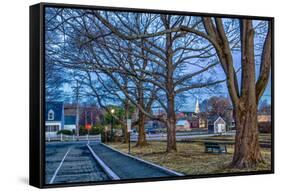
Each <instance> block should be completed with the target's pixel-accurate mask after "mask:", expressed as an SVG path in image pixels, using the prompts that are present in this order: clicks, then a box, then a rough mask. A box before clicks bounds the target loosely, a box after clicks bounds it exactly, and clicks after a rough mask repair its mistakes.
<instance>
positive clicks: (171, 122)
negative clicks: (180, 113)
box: [162, 16, 177, 153]
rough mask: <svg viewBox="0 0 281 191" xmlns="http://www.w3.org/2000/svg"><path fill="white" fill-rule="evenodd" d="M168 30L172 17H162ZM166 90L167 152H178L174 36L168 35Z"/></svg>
mask: <svg viewBox="0 0 281 191" xmlns="http://www.w3.org/2000/svg"><path fill="white" fill-rule="evenodd" d="M162 20H163V23H164V26H165V28H166V29H168V28H170V26H169V25H170V24H169V23H170V17H169V16H168V17H164V16H163V17H162ZM166 58H167V61H166V62H167V63H166V65H167V67H166V89H167V93H166V95H167V111H166V112H167V121H166V126H167V148H166V152H167V153H169V152H176V151H177V144H176V114H175V89H174V78H173V77H174V76H173V73H174V66H173V39H172V34H171V33H168V34H166Z"/></svg>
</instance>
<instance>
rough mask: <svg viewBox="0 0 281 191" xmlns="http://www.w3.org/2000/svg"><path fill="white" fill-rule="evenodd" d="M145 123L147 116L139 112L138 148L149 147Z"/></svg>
mask: <svg viewBox="0 0 281 191" xmlns="http://www.w3.org/2000/svg"><path fill="white" fill-rule="evenodd" d="M144 122H145V115H144V114H143V113H142V112H139V125H138V129H139V132H138V133H139V135H138V141H137V144H136V147H143V146H147V145H148V143H147V141H146V134H145V128H144Z"/></svg>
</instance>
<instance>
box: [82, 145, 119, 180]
mask: <svg viewBox="0 0 281 191" xmlns="http://www.w3.org/2000/svg"><path fill="white" fill-rule="evenodd" d="M87 147H88V149H89V150H90V152H91V153H92V155H93V157H94V158H95V159H96V161H97V162H98V163H99V165H100V166H101V167H102V169H103V170H104V171H105V173H106V174H107V175H108V176H109V177H110V178H111V179H112V180H120V178H119V176H117V175H116V174H115V173H114V172H113V171H112V170H111V169H110V168H109V167H108V166H107V165H106V164H105V163H104V162H103V161H102V160H101V159H100V157H98V155H97V154H96V153H95V152H94V151H93V149H92V148H91V146H90V145H89V144H87Z"/></svg>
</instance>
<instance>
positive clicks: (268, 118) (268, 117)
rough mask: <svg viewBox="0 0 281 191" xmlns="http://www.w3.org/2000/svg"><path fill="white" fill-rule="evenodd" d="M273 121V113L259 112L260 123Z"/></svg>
mask: <svg viewBox="0 0 281 191" xmlns="http://www.w3.org/2000/svg"><path fill="white" fill-rule="evenodd" d="M266 122H271V115H269V114H258V123H266Z"/></svg>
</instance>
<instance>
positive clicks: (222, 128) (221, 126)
mask: <svg viewBox="0 0 281 191" xmlns="http://www.w3.org/2000/svg"><path fill="white" fill-rule="evenodd" d="M224 131H225V125H224V124H218V133H222V132H224Z"/></svg>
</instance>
